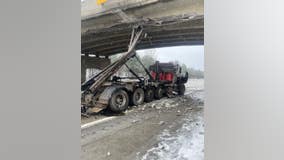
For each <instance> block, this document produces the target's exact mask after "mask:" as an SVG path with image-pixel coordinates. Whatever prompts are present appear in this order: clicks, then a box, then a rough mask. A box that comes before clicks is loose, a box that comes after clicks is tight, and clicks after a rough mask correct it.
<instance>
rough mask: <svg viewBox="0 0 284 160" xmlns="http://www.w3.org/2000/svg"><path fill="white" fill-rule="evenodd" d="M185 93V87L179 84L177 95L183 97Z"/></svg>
mask: <svg viewBox="0 0 284 160" xmlns="http://www.w3.org/2000/svg"><path fill="white" fill-rule="evenodd" d="M184 92H185V85H184V84H180V85H179V86H178V95H184Z"/></svg>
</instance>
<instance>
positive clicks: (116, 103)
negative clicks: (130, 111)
mask: <svg viewBox="0 0 284 160" xmlns="http://www.w3.org/2000/svg"><path fill="white" fill-rule="evenodd" d="M128 104H129V97H128V94H127V92H125V91H124V90H123V89H117V90H115V91H114V92H113V93H112V95H111V98H110V101H109V109H110V110H111V111H113V112H123V111H125V110H126V109H127V107H128Z"/></svg>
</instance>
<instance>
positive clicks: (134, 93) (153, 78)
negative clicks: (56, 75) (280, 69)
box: [81, 28, 188, 114]
mask: <svg viewBox="0 0 284 160" xmlns="http://www.w3.org/2000/svg"><path fill="white" fill-rule="evenodd" d="M141 35H142V29H141V28H135V29H133V32H132V36H131V39H130V44H129V49H128V51H127V52H126V53H124V54H123V55H122V56H121V57H120V58H119V59H118V60H117V61H115V62H114V63H112V64H110V65H109V66H107V67H106V68H105V69H103V70H102V71H101V72H100V73H98V74H96V75H94V76H93V77H92V78H90V79H89V80H87V81H86V82H84V83H83V84H82V85H81V113H82V114H87V113H97V112H100V111H102V110H110V111H112V112H123V111H125V110H126V109H127V108H128V106H131V105H136V106H137V105H140V104H142V103H144V102H151V101H153V100H155V99H161V98H162V97H165V96H167V97H173V96H175V95H183V94H184V92H185V83H186V82H187V80H188V73H187V72H185V73H183V72H182V68H181V67H180V66H179V65H178V64H174V63H160V62H159V61H156V62H155V64H152V65H150V67H149V68H146V67H145V66H144V65H143V63H142V62H141V60H140V59H139V58H138V57H137V56H136V52H135V45H136V44H137V43H138V41H139V38H140V37H141ZM132 58H135V59H136V60H137V63H139V64H140V65H141V66H142V68H143V69H144V71H145V73H146V76H139V74H138V73H136V72H135V71H133V70H132V69H131V68H130V67H129V66H128V65H127V63H126V62H127V61H128V60H129V59H132ZM123 65H125V66H126V67H127V69H128V70H129V72H130V73H131V74H132V75H133V76H132V77H120V76H116V75H115V73H116V72H117V71H118V70H119V69H120V68H121V67H122V66H123Z"/></svg>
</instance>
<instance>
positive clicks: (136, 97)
mask: <svg viewBox="0 0 284 160" xmlns="http://www.w3.org/2000/svg"><path fill="white" fill-rule="evenodd" d="M144 97H145V94H144V90H143V89H142V88H137V89H135V90H134V92H133V94H132V96H131V99H130V100H131V104H132V105H135V106H138V105H140V104H142V103H143V102H144Z"/></svg>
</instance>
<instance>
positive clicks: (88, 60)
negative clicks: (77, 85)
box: [81, 56, 111, 82]
mask: <svg viewBox="0 0 284 160" xmlns="http://www.w3.org/2000/svg"><path fill="white" fill-rule="evenodd" d="M110 63H111V61H110V59H109V58H108V57H104V58H101V57H90V56H81V82H84V81H86V73H87V69H92V68H93V69H100V70H102V69H104V68H105V67H106V66H108V65H110Z"/></svg>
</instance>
